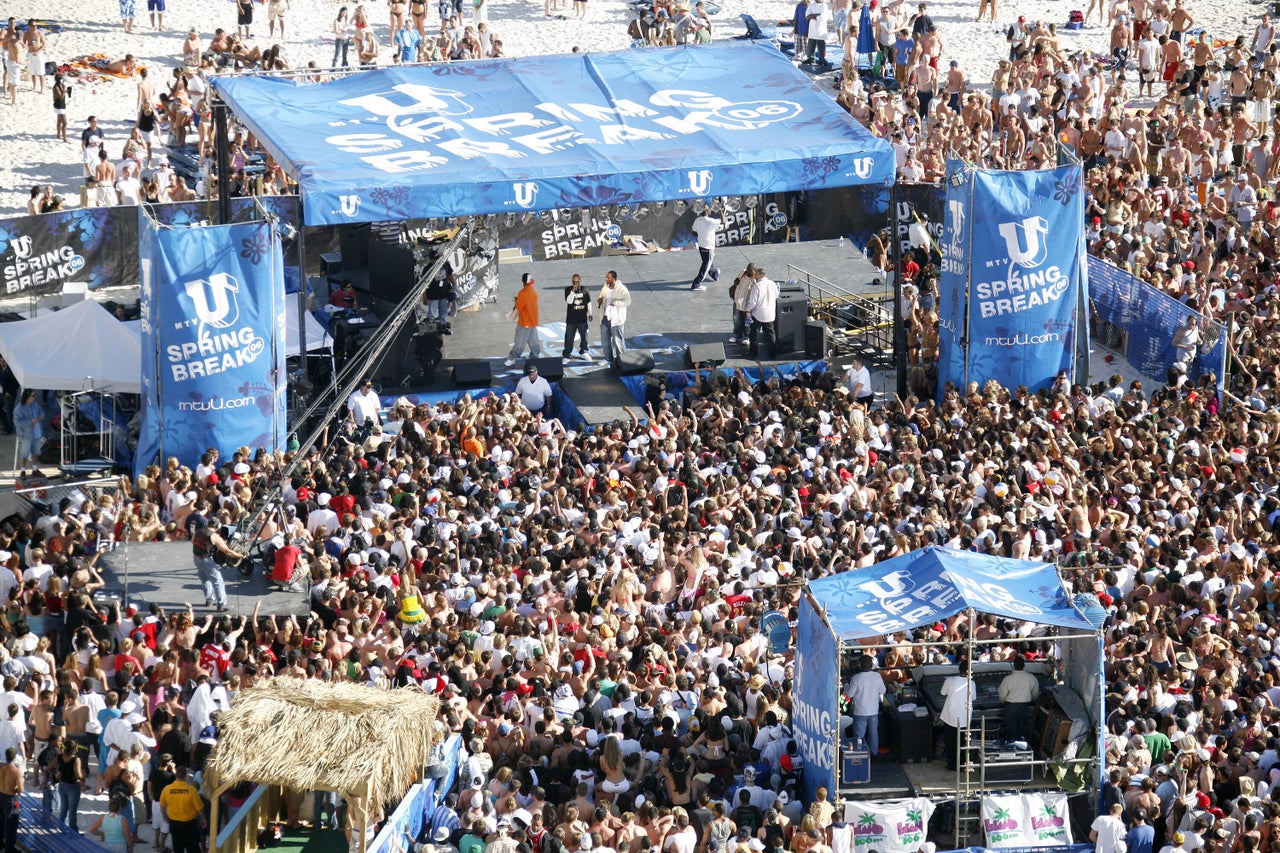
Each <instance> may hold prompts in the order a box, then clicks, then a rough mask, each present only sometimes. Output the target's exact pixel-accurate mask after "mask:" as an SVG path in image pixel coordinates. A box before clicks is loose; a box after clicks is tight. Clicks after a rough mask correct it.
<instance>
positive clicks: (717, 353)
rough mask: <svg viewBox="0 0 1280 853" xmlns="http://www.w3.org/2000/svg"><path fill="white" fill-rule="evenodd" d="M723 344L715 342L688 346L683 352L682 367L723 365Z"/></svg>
mask: <svg viewBox="0 0 1280 853" xmlns="http://www.w3.org/2000/svg"><path fill="white" fill-rule="evenodd" d="M724 361H725V355H724V344H723V343H721V342H719V341H717V342H716V343H713V344H689V345H688V346H687V347H685V350H684V366H685V367H697V366H700V365H703V366H705V365H708V364H709V365H711V366H713V367H719V366H720V365H722V364H724Z"/></svg>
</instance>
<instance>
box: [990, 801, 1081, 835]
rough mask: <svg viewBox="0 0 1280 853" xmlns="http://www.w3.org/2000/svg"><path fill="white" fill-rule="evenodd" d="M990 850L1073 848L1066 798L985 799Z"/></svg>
mask: <svg viewBox="0 0 1280 853" xmlns="http://www.w3.org/2000/svg"><path fill="white" fill-rule="evenodd" d="M982 828H983V830H984V831H985V832H986V836H987V845H986V846H987V847H989V848H993V849H999V848H1007V847H1020V848H1021V847H1062V846H1065V845H1068V844H1071V843H1072V842H1071V826H1070V822H1069V821H1068V819H1067V795H1066V794H1064V793H1062V792H1059V791H1046V792H1043V793H1025V794H1004V795H991V796H987V797H983V798H982Z"/></svg>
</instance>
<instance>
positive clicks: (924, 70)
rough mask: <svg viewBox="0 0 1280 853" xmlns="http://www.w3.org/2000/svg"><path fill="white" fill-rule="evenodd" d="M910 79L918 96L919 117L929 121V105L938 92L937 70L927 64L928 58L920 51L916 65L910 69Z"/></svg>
mask: <svg viewBox="0 0 1280 853" xmlns="http://www.w3.org/2000/svg"><path fill="white" fill-rule="evenodd" d="M909 79H910V81H911V82H912V83H913V84H915V87H916V91H917V92H918V93H919V97H920V118H921V119H922V120H923V121H925V122H928V121H929V105H930V102H931V101H932V100H933V96H934V95H936V94H937V92H938V72H937V71H935V70H934V69H933V67H932V66H930V65H929V60H928V58H927V57H926V56H925V55H924V54H923V53H922V54H920V59H919V60H918V61H917V62H916V66H915V67H914V68H912V69H911V75H910V77H909Z"/></svg>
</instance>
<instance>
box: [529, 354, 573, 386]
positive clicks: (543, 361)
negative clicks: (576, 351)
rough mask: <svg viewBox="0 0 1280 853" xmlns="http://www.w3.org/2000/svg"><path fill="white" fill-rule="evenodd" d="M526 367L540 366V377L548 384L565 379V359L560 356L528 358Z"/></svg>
mask: <svg viewBox="0 0 1280 853" xmlns="http://www.w3.org/2000/svg"><path fill="white" fill-rule="evenodd" d="M524 363H525V366H526V367H528V366H529V365H530V364H536V365H538V375H539V376H541V377H542V378H543V379H545V380H547V381H548V382H559V381H560V380H562V379H564V359H563V358H560V356H555V357H551V356H544V357H543V358H526V359H525V360H524Z"/></svg>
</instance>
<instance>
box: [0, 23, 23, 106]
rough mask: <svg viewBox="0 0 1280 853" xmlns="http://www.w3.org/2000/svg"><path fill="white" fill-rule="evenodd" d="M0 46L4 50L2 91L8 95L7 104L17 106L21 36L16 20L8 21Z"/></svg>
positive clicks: (20, 70)
mask: <svg viewBox="0 0 1280 853" xmlns="http://www.w3.org/2000/svg"><path fill="white" fill-rule="evenodd" d="M0 46H3V48H4V90H5V91H6V92H8V93H9V102H10V103H12V104H17V103H18V80H19V79H21V77H22V55H21V50H22V35H21V33H19V32H18V21H17V19H16V18H10V19H9V26H8V28H7V29H5V31H4V36H3V37H0Z"/></svg>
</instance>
